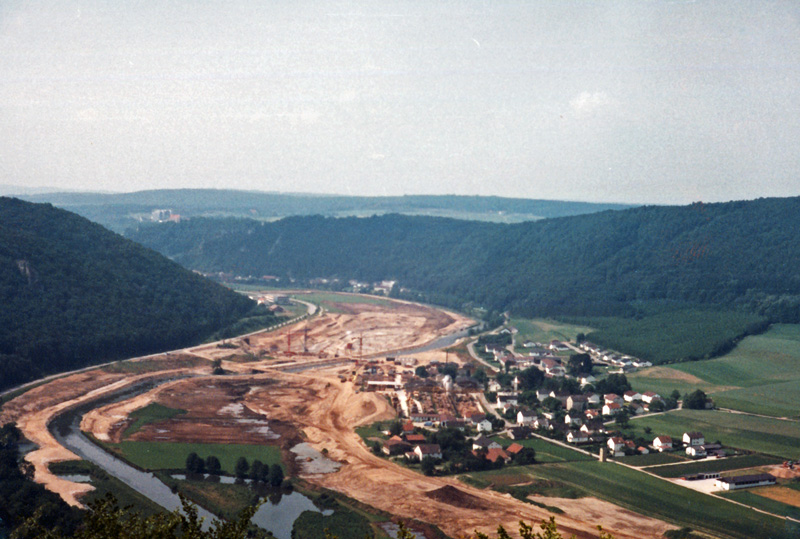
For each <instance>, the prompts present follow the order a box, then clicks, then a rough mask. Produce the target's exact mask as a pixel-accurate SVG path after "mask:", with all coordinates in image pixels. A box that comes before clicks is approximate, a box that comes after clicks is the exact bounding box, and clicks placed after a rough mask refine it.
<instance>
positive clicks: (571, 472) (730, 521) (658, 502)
mask: <svg viewBox="0 0 800 539" xmlns="http://www.w3.org/2000/svg"><path fill="white" fill-rule="evenodd" d="M524 468H525V470H526V471H527V472H528V473H530V474H531V475H533V476H535V477H539V478H541V479H549V480H554V481H559V482H561V483H565V484H570V485H575V486H576V487H579V488H581V489H582V490H583V491H584V492H586V493H587V494H588V495H593V496H597V497H598V498H601V499H604V500H608V501H610V502H612V503H614V504H617V505H621V506H623V507H626V508H628V509H631V510H633V511H636V512H638V513H642V514H644V515H648V516H652V517H655V518H659V519H662V520H666V521H667V522H672V523H675V524H676V525H679V526H689V527H691V528H694V529H698V530H700V529H705V530H708V531H710V532H712V533H714V534H716V535H720V536H722V537H731V538H741V539H752V538H754V537H770V538H773V539H778V538H781V539H783V538H786V539H788V538H789V537H797V535H796V534H795V533H794V532H787V531H786V528H785V523H784V521H783V520H781V519H778V518H774V517H770V516H767V515H763V514H760V513H756V512H754V511H743V510H742V508H741V507H738V506H736V505H733V504H730V503H728V502H726V501H724V500H721V499H718V498H715V497H713V496H708V495H705V494H702V493H700V492H696V491H693V490H690V489H686V488H683V487H680V486H678V485H675V484H673V483H670V482H668V481H663V480H661V479H657V478H655V477H652V476H649V475H647V474H644V473H641V472H637V471H635V470H631V469H630V468H626V467H623V466H619V465H616V464H613V463H601V462H597V461H593V462H569V463H563V464H548V465H533V466H526V467H524Z"/></svg>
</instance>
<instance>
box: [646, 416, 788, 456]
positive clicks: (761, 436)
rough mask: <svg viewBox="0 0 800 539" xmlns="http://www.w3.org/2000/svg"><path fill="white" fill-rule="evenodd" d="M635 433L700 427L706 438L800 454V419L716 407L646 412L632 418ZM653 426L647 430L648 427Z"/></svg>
mask: <svg viewBox="0 0 800 539" xmlns="http://www.w3.org/2000/svg"><path fill="white" fill-rule="evenodd" d="M630 425H631V426H632V431H633V432H631V436H644V437H646V438H654V437H655V436H658V435H662V434H666V435H667V436H671V437H673V438H681V437H682V436H683V433H684V432H687V431H700V432H702V433H703V435H704V436H705V439H706V442H709V443H711V442H715V441H717V440H719V441H720V442H721V443H722V444H723V445H724V446H726V447H735V448H738V449H745V450H747V451H756V452H759V453H766V454H769V455H775V456H778V457H781V458H784V459H791V460H795V459H798V458H800V422H798V421H786V420H781V419H773V418H768V417H757V416H751V415H745V414H732V413H728V412H720V411H714V410H676V411H673V412H669V413H666V414H660V415H654V416H642V417H639V418H636V419H635V420H632V421H631V422H630ZM646 426H649V427H650V428H651V429H652V432H651V434H650V435H645V434H644V427H646Z"/></svg>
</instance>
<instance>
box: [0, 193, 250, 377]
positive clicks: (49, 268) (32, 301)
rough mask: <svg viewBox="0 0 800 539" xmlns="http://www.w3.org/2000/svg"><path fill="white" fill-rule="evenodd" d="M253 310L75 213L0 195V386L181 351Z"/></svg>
mask: <svg viewBox="0 0 800 539" xmlns="http://www.w3.org/2000/svg"><path fill="white" fill-rule="evenodd" d="M253 306H254V305H253V302H252V301H250V300H249V299H247V298H245V297H243V296H241V295H239V294H236V293H234V292H232V291H230V290H228V289H226V288H224V287H222V286H220V285H218V284H216V283H213V282H210V281H208V280H206V279H204V278H202V277H200V276H199V275H197V274H195V273H194V272H191V271H189V270H187V269H184V268H182V267H180V266H179V265H178V264H175V263H174V262H171V261H169V260H167V259H166V258H164V257H163V256H161V255H160V254H158V253H156V252H154V251H151V250H149V249H146V248H144V247H142V246H141V245H138V244H136V243H134V242H132V241H130V240H127V239H125V238H122V237H120V236H118V235H116V234H114V233H112V232H109V231H108V230H106V229H105V228H103V227H102V226H100V225H98V224H95V223H92V222H90V221H87V220H86V219H84V218H82V217H79V216H77V215H74V214H72V213H69V212H67V211H64V210H61V209H57V208H54V207H52V206H50V205H49V204H32V203H29V202H23V201H21V200H18V199H13V198H5V197H0V388H2V387H7V386H10V385H14V384H17V383H22V382H25V381H28V380H31V379H33V378H34V377H37V376H40V375H42V374H47V373H53V372H60V371H64V370H68V369H72V368H77V367H81V366H86V365H89V364H91V363H94V362H99V361H103V360H106V361H107V360H112V359H117V358H121V357H129V356H133V355H137V354H141V353H149V352H155V351H162V350H167V349H171V348H175V347H180V346H184V345H188V344H191V343H194V342H197V341H198V340H199V339H202V338H204V337H207V336H208V335H210V334H211V333H213V332H214V331H216V330H219V329H220V328H222V327H224V326H227V325H229V324H231V323H233V322H235V321H236V320H238V319H239V318H240V317H242V316H243V315H244V314H246V313H248V312H249V311H251V309H252V308H253Z"/></svg>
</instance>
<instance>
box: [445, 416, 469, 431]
mask: <svg viewBox="0 0 800 539" xmlns="http://www.w3.org/2000/svg"><path fill="white" fill-rule="evenodd" d="M439 426H440V427H442V428H443V429H458V430H464V429H465V428H466V427H467V422H466V421H464V420H463V419H456V418H455V417H453V416H444V415H443V416H442V417H441V418H440V419H439Z"/></svg>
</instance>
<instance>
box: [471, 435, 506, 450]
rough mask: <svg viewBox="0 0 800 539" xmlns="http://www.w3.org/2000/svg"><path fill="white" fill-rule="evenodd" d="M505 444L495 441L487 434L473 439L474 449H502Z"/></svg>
mask: <svg viewBox="0 0 800 539" xmlns="http://www.w3.org/2000/svg"><path fill="white" fill-rule="evenodd" d="M502 447H503V446H502V445H500V444H498V443H497V442H495V441H494V440H490V439H489V438H487V437H486V436H480V437H478V438H476V439H475V440H473V441H472V449H474V450H476V451H477V450H478V449H500V448H502Z"/></svg>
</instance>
